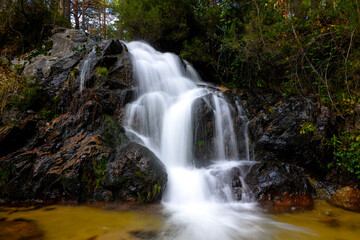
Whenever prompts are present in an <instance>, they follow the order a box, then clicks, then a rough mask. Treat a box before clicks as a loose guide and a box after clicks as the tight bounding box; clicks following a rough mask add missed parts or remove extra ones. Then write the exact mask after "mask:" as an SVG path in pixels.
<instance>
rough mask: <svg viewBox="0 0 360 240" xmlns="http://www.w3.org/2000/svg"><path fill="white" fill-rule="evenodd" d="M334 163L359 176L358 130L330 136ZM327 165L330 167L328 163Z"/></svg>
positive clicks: (359, 137)
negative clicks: (334, 158)
mask: <svg viewBox="0 0 360 240" xmlns="http://www.w3.org/2000/svg"><path fill="white" fill-rule="evenodd" d="M331 143H332V145H333V147H334V155H335V157H336V165H337V166H339V167H341V168H342V169H345V170H346V171H348V172H350V173H352V174H355V175H356V176H357V177H358V178H360V131H356V132H354V133H350V132H348V131H343V132H341V133H340V134H339V136H338V137H336V136H335V135H334V136H333V137H332V138H331ZM328 167H332V164H331V163H330V164H329V165H328Z"/></svg>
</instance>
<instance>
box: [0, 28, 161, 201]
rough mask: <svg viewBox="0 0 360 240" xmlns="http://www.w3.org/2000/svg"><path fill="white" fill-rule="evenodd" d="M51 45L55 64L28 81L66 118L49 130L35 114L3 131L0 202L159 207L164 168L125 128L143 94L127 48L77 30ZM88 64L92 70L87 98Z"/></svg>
mask: <svg viewBox="0 0 360 240" xmlns="http://www.w3.org/2000/svg"><path fill="white" fill-rule="evenodd" d="M51 39H52V41H53V48H52V50H50V51H49V53H48V54H47V55H50V56H44V55H40V56H38V57H35V58H33V59H32V60H31V61H30V63H29V64H28V65H27V66H26V67H25V70H24V75H26V76H27V77H28V78H29V80H31V81H37V82H38V83H39V84H40V85H41V86H42V88H43V89H44V91H46V93H47V94H48V95H49V96H51V97H54V98H56V101H55V103H56V106H54V109H55V111H56V112H57V113H59V114H61V115H60V116H59V117H57V118H55V119H53V120H52V121H50V122H48V123H46V122H45V121H44V120H41V121H38V120H37V119H38V118H39V119H40V117H38V116H37V115H36V114H34V113H32V115H31V116H32V117H29V118H26V119H24V120H23V121H21V122H20V123H18V124H15V125H6V126H4V127H2V128H1V129H0V143H1V144H0V150H1V151H0V190H1V191H0V199H2V200H5V201H17V200H20V201H22V200H31V199H41V200H51V201H52V200H54V201H56V200H61V199H72V200H80V201H85V200H97V201H113V200H120V201H139V202H157V201H159V200H160V199H161V195H162V193H163V191H164V189H165V187H166V181H167V174H166V172H165V169H164V167H163V165H162V163H161V162H160V161H159V160H158V159H157V157H156V156H155V155H154V154H152V153H151V152H150V151H149V150H148V149H146V148H145V147H143V146H141V145H138V144H135V143H130V140H129V139H128V138H127V136H126V135H125V131H124V129H123V127H122V126H121V119H122V117H123V110H124V108H125V105H126V104H127V103H129V102H130V101H131V100H132V99H133V94H134V91H135V88H136V85H135V83H134V81H133V77H132V65H131V61H130V56H129V53H128V52H127V49H126V46H125V45H123V44H122V43H121V42H120V41H119V40H115V39H113V40H109V41H102V40H101V39H99V38H96V37H94V36H91V35H88V34H85V33H84V32H82V31H79V30H69V29H60V30H58V31H57V32H56V33H55V34H54V35H53V37H52V38H51ZM91 52H92V53H93V54H91ZM85 59H87V60H89V62H90V64H89V65H90V67H89V69H87V72H86V73H87V74H85V77H84V79H83V80H84V83H85V86H84V88H83V90H82V91H79V85H80V81H81V76H80V73H81V71H82V69H81V68H82V67H83V66H84V64H83V63H84V61H85ZM98 67H102V68H106V70H107V74H105V75H100V74H98V72H97V68H98Z"/></svg>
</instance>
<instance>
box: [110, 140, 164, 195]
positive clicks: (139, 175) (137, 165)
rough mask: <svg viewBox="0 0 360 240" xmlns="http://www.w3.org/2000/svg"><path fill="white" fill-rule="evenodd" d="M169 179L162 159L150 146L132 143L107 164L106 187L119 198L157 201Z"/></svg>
mask: <svg viewBox="0 0 360 240" xmlns="http://www.w3.org/2000/svg"><path fill="white" fill-rule="evenodd" d="M166 181H167V174H166V170H165V166H164V165H163V164H162V162H161V161H160V160H159V159H158V158H157V157H156V156H155V155H154V154H153V153H152V152H151V151H150V150H148V149H147V148H145V147H143V146H141V145H139V144H137V143H130V144H129V145H127V146H126V147H124V149H122V151H121V153H120V156H118V157H117V158H116V159H114V160H113V161H111V162H110V163H109V164H108V166H107V169H106V170H105V182H104V187H105V188H106V189H110V190H111V191H112V193H113V194H114V195H115V197H116V198H117V199H121V200H125V201H139V202H154V201H159V200H160V199H161V196H162V193H163V192H164V190H165V189H164V186H165V184H166Z"/></svg>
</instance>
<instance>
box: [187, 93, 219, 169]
mask: <svg viewBox="0 0 360 240" xmlns="http://www.w3.org/2000/svg"><path fill="white" fill-rule="evenodd" d="M192 112H193V113H194V119H193V132H194V143H193V148H194V149H193V153H194V165H195V166H196V167H206V166H208V165H210V164H211V160H213V159H214V158H215V157H216V156H215V149H214V137H215V116H214V108H213V105H212V100H211V96H210V95H207V96H204V97H202V98H199V99H197V100H196V101H195V102H194V104H193V106H192Z"/></svg>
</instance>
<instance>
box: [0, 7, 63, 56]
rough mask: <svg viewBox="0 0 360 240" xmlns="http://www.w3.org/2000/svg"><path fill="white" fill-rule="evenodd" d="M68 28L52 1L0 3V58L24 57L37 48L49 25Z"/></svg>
mask: <svg viewBox="0 0 360 240" xmlns="http://www.w3.org/2000/svg"><path fill="white" fill-rule="evenodd" d="M52 24H56V25H61V26H69V22H68V21H66V20H65V19H64V18H63V17H62V16H61V15H60V14H59V11H58V4H57V2H56V1H50V2H49V1H45V0H18V1H12V0H4V1H2V2H1V4H0V49H1V54H2V55H9V56H15V55H19V54H24V53H25V52H28V51H29V50H32V49H33V48H34V47H40V46H41V44H42V40H43V39H45V38H46V37H48V36H49V34H50V30H51V25H52Z"/></svg>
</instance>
